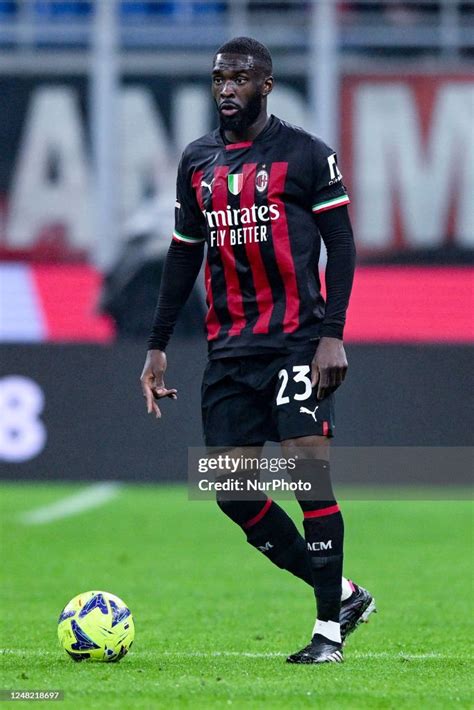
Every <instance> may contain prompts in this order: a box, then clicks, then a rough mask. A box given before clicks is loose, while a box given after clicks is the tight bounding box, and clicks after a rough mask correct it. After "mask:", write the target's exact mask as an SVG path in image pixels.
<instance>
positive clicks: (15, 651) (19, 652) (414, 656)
mask: <svg viewBox="0 0 474 710" xmlns="http://www.w3.org/2000/svg"><path fill="white" fill-rule="evenodd" d="M60 653H61V650H60V649H59V650H58V651H43V650H37V649H33V648H25V649H21V648H1V649H0V655H14V656H39V655H41V656H45V655H46V656H48V655H52V656H57V655H58V654H60ZM151 653H152V652H150V651H147V652H146V654H142V653H140V651H139V650H138V649H136V650H135V649H134V650H133V651H132V653H131V655H132V654H133V655H134V656H135V655H137V656H141V655H146V656H150V655H151ZM153 653H154V655H155V656H156V657H157V658H160V657H162V656H169V657H170V658H225V657H232V658H236V657H237V658H286V656H288V653H279V652H278V653H277V652H272V651H270V652H268V653H257V652H255V653H253V652H247V651H211V652H210V653H206V652H205V651H176V652H174V651H156V652H153ZM378 658H379V659H392V660H406V661H429V660H440V659H442V660H452V661H455V660H466V657H465V656H455V655H450V654H446V653H403V651H400V652H398V653H390V652H389V651H380V652H375V651H374V652H372V651H366V652H364V651H353V652H351V651H349V652H347V660H351V659H353V660H356V661H357V660H367V659H378Z"/></svg>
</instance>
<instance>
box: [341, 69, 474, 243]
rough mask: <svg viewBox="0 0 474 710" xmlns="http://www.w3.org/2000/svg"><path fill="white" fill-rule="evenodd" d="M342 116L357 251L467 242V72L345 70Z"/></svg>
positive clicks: (473, 220)
mask: <svg viewBox="0 0 474 710" xmlns="http://www.w3.org/2000/svg"><path fill="white" fill-rule="evenodd" d="M341 116H342V121H341V124H342V125H341V155H342V156H343V169H344V181H345V183H346V184H347V185H348V186H349V188H350V192H351V198H352V217H353V220H354V224H355V228H356V234H357V240H358V245H359V251H361V252H362V253H374V252H375V253H379V252H387V251H400V250H411V249H417V250H419V249H424V248H427V249H436V248H439V247H443V246H446V245H453V246H457V247H459V248H461V249H465V248H472V247H473V246H474V207H473V205H474V203H473V200H472V185H473V180H474V131H473V128H472V127H473V125H474V77H473V75H472V74H443V75H440V74H422V73H416V74H403V75H402V76H400V75H396V74H393V75H387V74H383V75H346V76H345V77H344V79H343V82H342V93H341Z"/></svg>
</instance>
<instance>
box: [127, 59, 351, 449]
mask: <svg viewBox="0 0 474 710" xmlns="http://www.w3.org/2000/svg"><path fill="white" fill-rule="evenodd" d="M272 88H273V77H272V76H271V75H268V73H266V72H265V70H264V68H263V67H262V66H261V65H260V64H259V63H258V61H256V60H255V59H254V58H253V57H252V56H246V55H240V54H218V55H217V56H216V60H215V62H214V67H213V70H212V95H213V98H214V100H215V102H216V106H217V108H218V110H219V112H220V113H221V115H223V116H224V117H227V118H232V117H237V116H238V115H239V111H245V110H246V109H247V107H248V106H249V102H251V101H252V99H254V98H255V95H256V94H260V96H261V105H260V110H259V112H258V115H257V116H256V118H255V119H254V120H253V121H252V123H251V124H250V125H246V126H245V127H244V128H243V129H242V130H240V131H239V130H236V129H226V130H225V131H224V132H225V137H226V139H227V140H228V141H229V142H230V143H241V142H245V141H253V140H254V139H255V138H256V137H257V136H258V135H259V133H261V132H262V131H263V129H264V128H265V126H266V124H267V121H268V114H267V96H268V95H269V94H270V92H271V91H272ZM166 366H167V361H166V354H165V353H164V352H162V351H161V350H149V351H148V353H147V357H146V361H145V365H144V368H143V372H142V375H141V378H140V381H141V386H142V391H143V396H144V397H145V400H146V406H147V412H148V414H152V413H154V414H155V416H156V417H157V418H160V417H161V411H160V408H159V406H158V403H157V400H160V399H162V398H163V397H169V398H170V399H176V398H177V396H178V395H177V390H176V389H174V388H172V389H169V388H167V387H166V385H165V382H164V374H165V371H166ZM346 372H347V358H346V354H345V352H344V346H343V344H342V341H341V340H338V339H337V338H328V337H323V338H321V339H320V341H319V344H318V347H317V350H316V353H315V355H314V358H313V361H312V363H311V383H312V385H313V387H317V398H318V399H323V398H324V397H325V396H327V395H328V394H329V393H330V392H332V391H333V390H335V389H336V388H337V387H339V385H341V384H342V382H343V381H344V378H345V376H346ZM282 446H283V447H284V448H285V449H292V450H294V449H295V448H298V449H299V450H300V455H302V456H303V457H304V458H308V457H311V458H324V459H326V458H328V440H327V439H326V438H325V437H323V436H307V437H300V438H298V439H291V440H287V441H284V442H282ZM311 452H313V453H311Z"/></svg>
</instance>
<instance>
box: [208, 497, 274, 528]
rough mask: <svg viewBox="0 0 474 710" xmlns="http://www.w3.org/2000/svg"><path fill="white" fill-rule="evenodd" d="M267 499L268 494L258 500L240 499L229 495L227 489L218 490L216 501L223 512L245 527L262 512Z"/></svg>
mask: <svg viewBox="0 0 474 710" xmlns="http://www.w3.org/2000/svg"><path fill="white" fill-rule="evenodd" d="M267 500H268V499H267V497H266V496H264V497H262V498H259V499H257V500H239V499H236V498H233V497H229V493H228V492H226V491H217V492H216V503H217V505H218V506H219V508H220V509H221V510H222V512H223V513H224V514H225V515H227V517H228V518H230V519H231V520H233V521H234V523H237V525H240V526H241V527H242V528H244V529H245V527H246V526H247V525H248V524H249V523H251V522H252V520H254V519H255V518H256V516H258V515H259V514H260V513H261V511H262V508H263V507H264V506H265V504H266V502H267Z"/></svg>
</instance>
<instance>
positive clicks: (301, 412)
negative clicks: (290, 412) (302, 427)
mask: <svg viewBox="0 0 474 710" xmlns="http://www.w3.org/2000/svg"><path fill="white" fill-rule="evenodd" d="M318 409H319V404H318V405H317V406H316V407H315V408H314V409H313V411H311V409H306V407H300V414H310V415H311V416H312V417H313V419H314V421H315V422H317V421H318V420H317V418H316V412H317V411H318Z"/></svg>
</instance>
